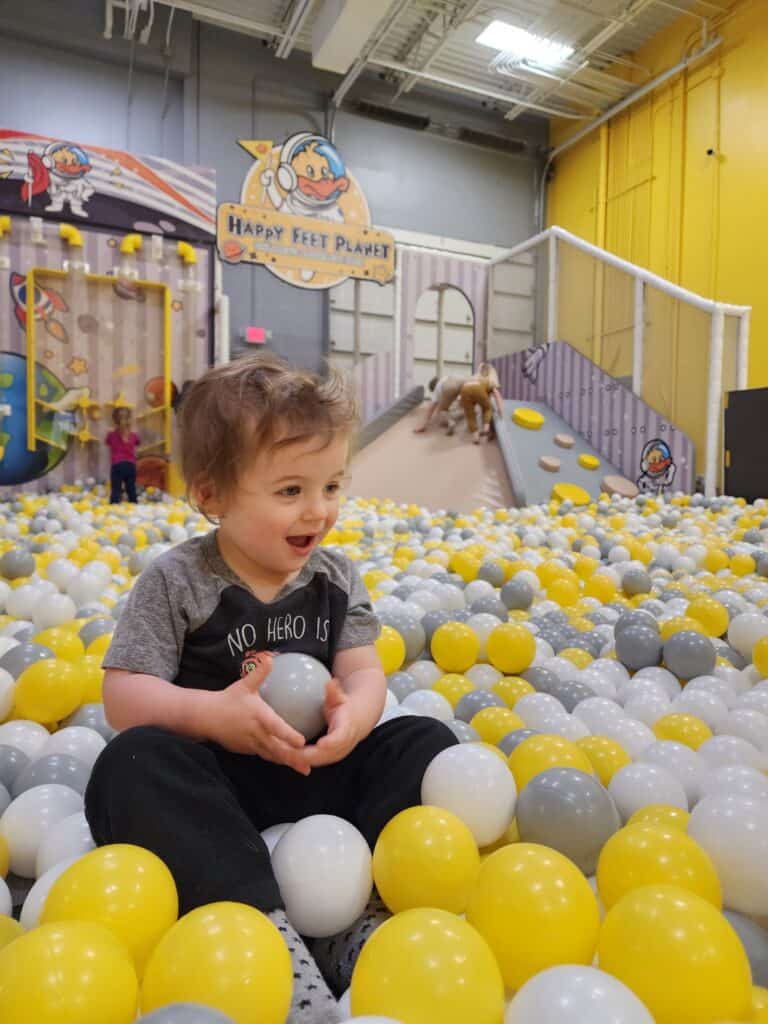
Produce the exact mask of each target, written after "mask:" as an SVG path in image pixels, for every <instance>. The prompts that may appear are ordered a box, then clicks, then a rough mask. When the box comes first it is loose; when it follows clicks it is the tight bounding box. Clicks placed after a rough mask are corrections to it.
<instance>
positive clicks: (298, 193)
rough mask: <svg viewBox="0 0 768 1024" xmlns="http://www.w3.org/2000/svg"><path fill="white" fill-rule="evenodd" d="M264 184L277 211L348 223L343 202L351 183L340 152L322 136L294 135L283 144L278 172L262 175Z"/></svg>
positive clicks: (269, 169)
mask: <svg viewBox="0 0 768 1024" xmlns="http://www.w3.org/2000/svg"><path fill="white" fill-rule="evenodd" d="M261 184H262V185H263V186H264V188H265V189H266V194H267V196H268V198H269V201H270V202H271V203H272V205H273V206H274V208H275V209H276V210H283V211H285V212H286V213H293V214H296V215H297V216H304V217H322V218H323V219H324V220H331V221H335V222H336V223H337V224H343V223H344V214H343V213H342V211H341V208H340V206H339V199H340V198H341V196H342V195H343V193H345V192H347V191H348V190H349V186H350V181H349V178H348V177H347V172H346V168H345V166H344V161H343V160H342V158H341V155H340V154H339V151H338V150H337V149H336V147H335V146H334V145H333V144H332V143H331V142H329V141H328V139H325V138H323V136H322V135H313V134H312V133H311V132H299V133H298V134H297V135H292V136H291V137H290V138H289V139H288V140H287V141H286V142H284V143H283V146H282V149H281V151H280V164H279V166H278V168H277V172H275V171H273V170H272V169H271V168H267V169H266V170H264V171H262V174H261Z"/></svg>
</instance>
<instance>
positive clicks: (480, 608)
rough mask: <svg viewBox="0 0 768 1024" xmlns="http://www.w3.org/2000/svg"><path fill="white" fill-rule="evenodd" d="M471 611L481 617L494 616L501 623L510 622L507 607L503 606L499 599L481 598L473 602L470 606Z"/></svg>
mask: <svg viewBox="0 0 768 1024" xmlns="http://www.w3.org/2000/svg"><path fill="white" fill-rule="evenodd" d="M470 611H471V612H472V614H473V615H479V614H481V613H485V614H487V615H493V616H495V617H496V618H497V619H499V621H500V622H508V621H509V613H508V611H507V606H506V605H505V604H503V603H502V602H501V601H500V600H499V599H498V597H490V596H489V597H479V598H478V599H477V601H473V603H472V605H471V606H470Z"/></svg>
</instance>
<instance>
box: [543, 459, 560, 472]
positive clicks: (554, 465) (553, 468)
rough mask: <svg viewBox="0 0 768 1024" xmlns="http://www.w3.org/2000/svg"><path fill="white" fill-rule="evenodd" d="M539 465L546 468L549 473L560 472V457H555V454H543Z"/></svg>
mask: <svg viewBox="0 0 768 1024" xmlns="http://www.w3.org/2000/svg"><path fill="white" fill-rule="evenodd" d="M539 467H540V468H541V469H544V470H546V472H547V473H559V472H560V459H557V458H555V456H554V455H542V456H541V458H540V459H539Z"/></svg>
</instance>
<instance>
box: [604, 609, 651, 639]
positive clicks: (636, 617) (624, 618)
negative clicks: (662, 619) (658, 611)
mask: <svg viewBox="0 0 768 1024" xmlns="http://www.w3.org/2000/svg"><path fill="white" fill-rule="evenodd" d="M630 626H645V627H646V628H647V629H653V630H656V632H658V630H659V624H658V622H657V621H656V619H655V618H654V616H653V615H651V613H650V612H646V611H643V609H642V608H634V609H633V610H632V611H630V612H627V611H625V612H624V613H623V615H621V616H620V618H618V619H617V620H616V625H615V626H614V632H615V633H616V636H618V635H619V633H621V632H622V631H623V630H625V629H629V627H630Z"/></svg>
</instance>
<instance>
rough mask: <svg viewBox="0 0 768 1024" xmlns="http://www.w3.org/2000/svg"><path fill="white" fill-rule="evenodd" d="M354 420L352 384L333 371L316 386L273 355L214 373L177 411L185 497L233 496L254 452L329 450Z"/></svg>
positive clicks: (313, 379) (228, 365) (199, 383)
mask: <svg viewBox="0 0 768 1024" xmlns="http://www.w3.org/2000/svg"><path fill="white" fill-rule="evenodd" d="M357 418H358V417H357V405H356V402H355V396H354V392H353V390H352V387H351V384H350V382H349V381H348V379H347V378H346V377H345V376H344V375H343V374H341V373H339V372H338V371H336V370H333V369H331V370H330V371H329V373H328V376H327V377H325V378H322V377H319V376H317V375H316V374H314V373H309V372H307V371H305V370H298V369H296V368H295V367H292V366H290V365H289V364H288V363H286V362H284V361H283V360H282V359H279V358H278V357H277V356H274V355H272V354H271V353H270V354H268V353H264V354H258V355H254V356H251V355H248V356H242V357H240V358H239V359H235V360H234V361H233V362H231V363H226V364H225V365H223V366H216V367H214V368H213V369H210V370H208V371H207V372H206V373H204V374H203V375H202V377H199V378H198V379H197V380H196V381H195V382H194V383H193V384H192V386H191V387H190V388H189V390H188V392H187V393H186V395H185V396H184V401H183V402H182V403H181V407H180V410H179V421H180V430H181V471H182V474H183V476H184V480H185V481H186V484H187V490H188V491H193V490H195V489H196V488H197V487H199V486H200V485H206V486H212V487H213V489H214V491H215V492H216V494H218V495H220V496H221V495H226V494H231V493H232V491H233V490H234V489H235V487H236V486H237V482H238V479H239V477H240V474H241V473H242V471H243V469H244V468H245V466H246V465H247V464H248V463H249V462H252V460H253V459H254V458H255V457H256V456H257V455H258V453H259V452H260V451H263V450H264V449H265V448H275V447H283V446H284V445H288V444H292V443H295V442H297V441H306V440H308V439H309V438H312V437H321V438H325V439H326V442H330V441H331V439H332V438H333V437H334V435H336V434H338V433H351V432H352V431H353V430H354V428H355V426H356V425H357Z"/></svg>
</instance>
